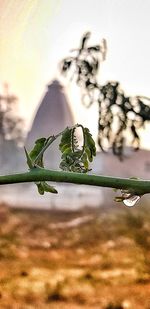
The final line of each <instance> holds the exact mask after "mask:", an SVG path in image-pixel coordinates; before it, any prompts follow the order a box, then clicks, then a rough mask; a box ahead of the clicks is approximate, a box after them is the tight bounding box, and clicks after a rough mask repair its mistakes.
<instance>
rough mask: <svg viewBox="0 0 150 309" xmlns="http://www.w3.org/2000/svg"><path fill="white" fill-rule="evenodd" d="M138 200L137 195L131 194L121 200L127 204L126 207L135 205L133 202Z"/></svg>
mask: <svg viewBox="0 0 150 309" xmlns="http://www.w3.org/2000/svg"><path fill="white" fill-rule="evenodd" d="M139 200H140V196H139V195H132V196H130V197H128V198H125V199H124V200H123V203H124V204H125V205H126V206H128V207H132V206H135V204H136V203H137V202H138V201H139Z"/></svg>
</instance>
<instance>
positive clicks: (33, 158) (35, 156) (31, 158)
mask: <svg viewBox="0 0 150 309" xmlns="http://www.w3.org/2000/svg"><path fill="white" fill-rule="evenodd" d="M50 138H51V137H50ZM50 138H48V139H46V138H45V137H42V138H40V139H38V140H36V141H35V146H34V147H33V149H32V150H31V151H30V153H28V152H27V150H26V149H25V154H26V158H27V164H28V166H29V169H30V170H32V169H33V168H44V162H43V155H44V152H43V151H42V150H43V149H44V148H45V146H46V145H47V144H48V142H49V140H50ZM35 184H36V186H37V188H38V192H39V194H41V195H43V194H44V193H45V192H51V193H58V192H57V190H56V189H55V188H54V187H53V186H50V185H49V184H48V183H46V182H45V181H40V182H35Z"/></svg>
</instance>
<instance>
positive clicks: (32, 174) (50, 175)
mask: <svg viewBox="0 0 150 309" xmlns="http://www.w3.org/2000/svg"><path fill="white" fill-rule="evenodd" d="M38 181H52V182H63V183H74V184H83V185H90V186H98V187H108V188H116V189H123V190H129V191H130V192H131V193H133V194H138V195H143V194H146V193H150V181H148V180H137V179H127V178H118V177H109V176H98V175H87V174H82V173H75V172H64V171H52V170H47V169H42V168H35V169H33V170H31V171H29V172H26V173H21V174H13V175H5V176H0V185H6V184H13V183H25V182H38Z"/></svg>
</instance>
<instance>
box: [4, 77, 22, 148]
mask: <svg viewBox="0 0 150 309" xmlns="http://www.w3.org/2000/svg"><path fill="white" fill-rule="evenodd" d="M17 105H18V98H17V97H16V96H15V95H13V94H10V93H9V87H8V84H7V83H5V84H4V93H3V94H1V95H0V137H1V139H2V140H14V141H15V142H16V143H17V144H19V143H22V142H23V140H24V130H23V129H24V120H23V119H22V118H21V117H19V116H18V114H17Z"/></svg>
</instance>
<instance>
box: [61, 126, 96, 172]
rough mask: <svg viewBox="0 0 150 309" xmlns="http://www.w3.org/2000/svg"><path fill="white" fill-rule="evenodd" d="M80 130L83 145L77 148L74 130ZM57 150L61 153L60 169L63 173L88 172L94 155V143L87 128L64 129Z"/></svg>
mask: <svg viewBox="0 0 150 309" xmlns="http://www.w3.org/2000/svg"><path fill="white" fill-rule="evenodd" d="M79 126H80V128H81V129H82V134H83V145H82V147H79V143H78V140H77V137H76V128H77V127H79ZM59 149H60V151H61V152H62V157H61V159H62V160H61V163H60V168H61V169H62V170H65V171H70V172H79V173H86V172H88V171H89V162H92V160H93V156H95V155H96V147H95V142H94V140H93V138H92V135H91V134H90V132H89V129H88V128H84V127H83V126H81V125H76V127H73V128H66V130H65V131H64V133H63V134H62V138H61V142H60V145H59Z"/></svg>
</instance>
